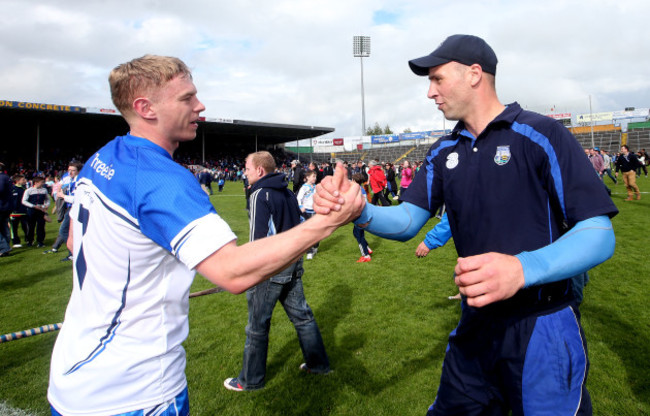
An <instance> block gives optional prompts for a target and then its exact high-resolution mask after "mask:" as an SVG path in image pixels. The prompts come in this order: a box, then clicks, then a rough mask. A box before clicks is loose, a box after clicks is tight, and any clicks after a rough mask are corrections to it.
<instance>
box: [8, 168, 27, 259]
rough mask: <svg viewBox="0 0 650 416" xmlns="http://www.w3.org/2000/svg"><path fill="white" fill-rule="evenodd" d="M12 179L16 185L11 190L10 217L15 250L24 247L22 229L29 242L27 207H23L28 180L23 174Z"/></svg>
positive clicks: (18, 174)
mask: <svg viewBox="0 0 650 416" xmlns="http://www.w3.org/2000/svg"><path fill="white" fill-rule="evenodd" d="M11 179H12V180H13V183H14V186H13V188H12V190H11V197H12V199H13V203H12V206H13V210H12V211H11V216H10V221H11V234H12V243H13V247H14V248H19V247H22V244H21V242H20V235H19V231H20V230H21V229H22V231H23V235H24V237H25V242H27V241H28V240H27V235H28V233H29V221H28V218H27V207H26V206H25V205H23V195H24V194H25V190H26V189H25V184H27V179H25V175H23V174H21V173H17V174H15V175H14V176H12V177H11Z"/></svg>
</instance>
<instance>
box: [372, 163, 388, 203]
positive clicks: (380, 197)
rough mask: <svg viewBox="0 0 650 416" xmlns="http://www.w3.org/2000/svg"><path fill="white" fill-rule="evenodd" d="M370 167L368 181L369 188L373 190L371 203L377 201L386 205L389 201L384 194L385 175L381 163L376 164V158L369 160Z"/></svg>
mask: <svg viewBox="0 0 650 416" xmlns="http://www.w3.org/2000/svg"><path fill="white" fill-rule="evenodd" d="M369 164H370V169H368V181H369V182H370V189H371V190H372V192H373V195H372V200H371V201H370V203H371V204H373V205H377V203H378V202H380V203H381V205H382V206H384V207H387V206H389V205H391V203H390V202H389V201H388V200H387V199H386V197H385V196H384V188H386V175H385V174H384V170H383V169H382V168H381V165H379V164H377V161H376V160H371V161H370V163H369Z"/></svg>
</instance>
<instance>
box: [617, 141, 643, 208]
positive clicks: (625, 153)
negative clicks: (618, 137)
mask: <svg viewBox="0 0 650 416" xmlns="http://www.w3.org/2000/svg"><path fill="white" fill-rule="evenodd" d="M640 166H641V162H639V159H637V157H636V155H635V154H634V153H633V152H630V148H629V147H627V145H623V146H621V155H620V156H619V157H617V158H616V177H617V178H618V172H619V171H621V172H623V182H625V188H626V189H627V198H626V199H625V201H632V200H634V194H635V193H636V199H641V191H639V187H638V186H637V184H636V168H638V167H640Z"/></svg>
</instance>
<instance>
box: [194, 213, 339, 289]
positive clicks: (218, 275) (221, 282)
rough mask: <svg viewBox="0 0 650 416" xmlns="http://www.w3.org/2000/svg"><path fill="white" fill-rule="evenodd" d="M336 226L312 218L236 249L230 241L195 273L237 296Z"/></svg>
mask: <svg viewBox="0 0 650 416" xmlns="http://www.w3.org/2000/svg"><path fill="white" fill-rule="evenodd" d="M336 228H337V226H335V225H331V224H330V222H328V221H327V218H326V217H324V216H320V215H316V216H314V217H313V218H311V219H309V220H307V221H305V222H304V223H302V224H300V225H298V226H296V227H294V228H292V229H290V230H288V231H285V232H282V233H280V234H276V235H274V236H270V237H266V238H262V239H260V240H256V241H252V242H249V243H247V244H244V245H241V246H237V244H236V243H235V242H234V241H233V242H231V243H229V244H227V245H225V246H223V247H222V248H220V249H219V250H217V251H216V252H214V253H213V254H212V255H210V256H209V257H208V258H206V259H205V260H203V261H202V262H201V263H200V264H199V265H198V266H197V267H196V270H197V271H198V272H199V273H201V274H202V275H203V276H205V277H206V278H207V279H208V280H210V281H211V282H212V283H214V284H216V285H218V286H220V287H222V288H224V289H226V290H228V291H229V292H232V293H241V292H243V291H245V290H246V289H248V288H249V287H252V286H254V285H256V284H258V283H259V282H261V281H263V280H265V279H266V278H268V277H270V276H273V275H275V274H276V273H278V272H280V271H281V270H283V269H285V268H286V267H287V266H288V265H290V264H291V263H294V262H296V261H297V260H298V259H299V258H300V257H301V256H302V255H303V254H304V252H305V251H307V250H308V249H309V248H310V247H312V246H313V245H314V244H316V243H317V242H318V241H320V240H322V239H324V238H326V237H328V236H329V235H331V234H332V233H333V232H334V230H336Z"/></svg>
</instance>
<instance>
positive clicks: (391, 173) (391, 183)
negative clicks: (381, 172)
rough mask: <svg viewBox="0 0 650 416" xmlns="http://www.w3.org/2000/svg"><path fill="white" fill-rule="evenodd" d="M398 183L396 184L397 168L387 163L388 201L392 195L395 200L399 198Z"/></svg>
mask: <svg viewBox="0 0 650 416" xmlns="http://www.w3.org/2000/svg"><path fill="white" fill-rule="evenodd" d="M397 191H398V188H397V182H395V168H394V167H393V164H392V163H386V190H385V191H384V197H386V200H388V195H389V194H390V195H391V196H392V198H393V199H396V197H397Z"/></svg>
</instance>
